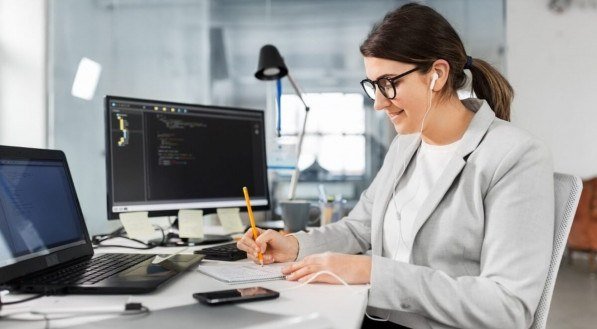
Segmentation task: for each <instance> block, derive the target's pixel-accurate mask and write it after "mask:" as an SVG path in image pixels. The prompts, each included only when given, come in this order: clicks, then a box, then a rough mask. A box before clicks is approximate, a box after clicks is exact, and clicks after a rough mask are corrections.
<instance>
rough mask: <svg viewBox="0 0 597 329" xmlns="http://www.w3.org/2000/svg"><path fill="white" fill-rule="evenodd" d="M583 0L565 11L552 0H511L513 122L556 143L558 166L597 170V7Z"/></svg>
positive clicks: (584, 173)
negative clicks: (550, 3)
mask: <svg viewBox="0 0 597 329" xmlns="http://www.w3.org/2000/svg"><path fill="white" fill-rule="evenodd" d="M581 2H582V1H575V0H573V1H572V6H571V7H570V8H569V9H568V10H566V11H564V12H563V13H561V14H558V13H555V12H552V11H550V10H549V9H548V7H547V4H548V1H538V0H509V1H508V2H507V7H506V8H507V13H506V19H507V24H506V29H507V38H506V40H507V47H508V48H507V51H506V53H507V67H508V72H507V73H508V74H507V75H508V78H509V80H510V82H511V83H512V85H513V87H514V90H515V92H516V96H515V101H514V107H513V120H512V121H513V122H514V123H515V124H517V125H518V126H521V127H523V128H525V129H527V130H529V131H531V132H532V133H533V134H535V135H536V136H538V137H539V138H541V139H542V140H543V141H544V142H545V143H546V144H547V145H548V146H549V147H550V148H551V151H552V154H553V157H554V166H555V170H556V171H560V172H565V173H571V174H576V175H580V176H581V177H582V178H588V177H592V176H596V175H597V103H596V102H595V96H596V95H597V9H595V8H591V7H588V8H581V6H580V3H581Z"/></svg>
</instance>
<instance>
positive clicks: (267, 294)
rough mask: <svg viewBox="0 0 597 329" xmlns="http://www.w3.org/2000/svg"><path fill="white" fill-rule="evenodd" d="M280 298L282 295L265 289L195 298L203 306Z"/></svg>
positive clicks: (213, 292)
mask: <svg viewBox="0 0 597 329" xmlns="http://www.w3.org/2000/svg"><path fill="white" fill-rule="evenodd" d="M278 297H280V293H279V292H277V291H274V290H271V289H267V288H263V287H249V288H238V289H230V290H220V291H208V292H199V293H195V294H193V298H195V299H197V300H198V301H200V302H201V303H203V304H207V305H219V304H227V303H241V302H252V301H256V300H263V299H274V298H278Z"/></svg>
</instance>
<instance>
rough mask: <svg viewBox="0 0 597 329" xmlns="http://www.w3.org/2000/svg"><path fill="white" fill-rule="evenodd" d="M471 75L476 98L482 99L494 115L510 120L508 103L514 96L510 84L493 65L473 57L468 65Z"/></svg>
mask: <svg viewBox="0 0 597 329" xmlns="http://www.w3.org/2000/svg"><path fill="white" fill-rule="evenodd" d="M468 69H469V70H470V71H471V74H472V76H473V90H474V92H475V94H476V95H477V98H481V99H484V100H485V101H486V102H487V103H488V104H489V106H490V107H491V108H492V109H493V111H494V112H495V116H496V117H498V118H500V119H502V120H506V121H510V104H511V103H512V99H513V98H514V90H513V89H512V86H511V85H510V83H509V82H508V80H506V78H504V76H503V75H502V74H500V72H498V71H497V70H496V69H495V68H493V66H491V65H490V64H489V63H487V62H486V61H484V60H482V59H477V58H475V59H474V60H472V63H471V65H470V66H469V67H468Z"/></svg>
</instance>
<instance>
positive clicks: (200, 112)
mask: <svg viewBox="0 0 597 329" xmlns="http://www.w3.org/2000/svg"><path fill="white" fill-rule="evenodd" d="M105 106H106V130H107V131H106V142H107V148H106V160H107V161H106V164H107V193H108V217H109V218H111V219H115V218H117V217H118V213H121V212H131V211H149V212H150V213H151V214H153V215H174V214H176V213H177V211H178V210H179V209H203V210H204V211H206V212H213V211H215V209H216V208H226V207H244V206H245V199H244V196H243V191H242V188H243V186H246V187H247V188H248V189H249V193H250V195H251V205H252V206H253V207H254V208H255V209H269V190H268V182H267V163H266V154H265V153H266V150H265V125H264V115H263V111H258V110H249V109H241V108H228V107H218V106H203V105H191V104H181V103H173V102H165V101H154V100H143V99H132V98H123V97H114V96H106V102H105ZM210 210H211V211H210Z"/></svg>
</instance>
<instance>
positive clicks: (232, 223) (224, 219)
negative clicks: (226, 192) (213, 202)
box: [217, 208, 245, 233]
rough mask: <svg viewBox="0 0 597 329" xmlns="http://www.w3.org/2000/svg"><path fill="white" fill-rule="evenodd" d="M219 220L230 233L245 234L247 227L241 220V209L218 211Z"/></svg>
mask: <svg viewBox="0 0 597 329" xmlns="http://www.w3.org/2000/svg"><path fill="white" fill-rule="evenodd" d="M217 212H218V218H219V219H220V224H222V227H224V230H226V232H228V233H236V232H244V231H245V226H244V225H243V221H242V220H241V219H240V209H239V208H222V209H218V210H217Z"/></svg>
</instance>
